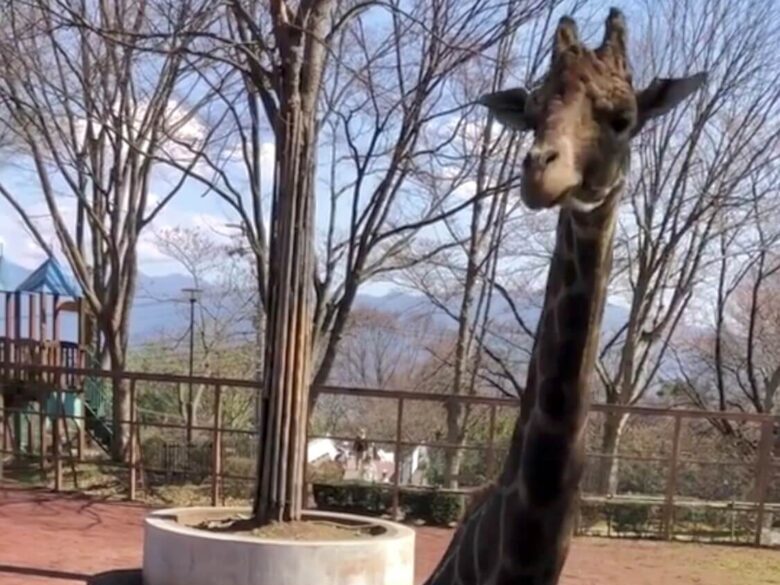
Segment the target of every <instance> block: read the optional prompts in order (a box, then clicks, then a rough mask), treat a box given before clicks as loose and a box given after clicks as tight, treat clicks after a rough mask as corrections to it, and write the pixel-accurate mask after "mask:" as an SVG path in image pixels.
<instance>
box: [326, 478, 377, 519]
mask: <svg viewBox="0 0 780 585" xmlns="http://www.w3.org/2000/svg"><path fill="white" fill-rule="evenodd" d="M312 491H313V493H314V501H315V503H316V504H317V508H318V509H320V510H328V511H331V512H346V513H351V514H363V515H367V516H376V515H380V514H384V513H385V512H387V510H388V509H389V508H390V502H391V500H392V497H391V495H390V494H389V493H388V492H387V491H386V490H384V489H382V488H381V487H380V486H377V485H373V484H360V483H345V484H328V483H314V484H313V485H312Z"/></svg>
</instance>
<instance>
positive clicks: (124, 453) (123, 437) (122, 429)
mask: <svg viewBox="0 0 780 585" xmlns="http://www.w3.org/2000/svg"><path fill="white" fill-rule="evenodd" d="M124 371H125V352H124V351H122V350H121V349H120V348H112V349H111V372H112V373H120V374H121V373H123V372H124ZM111 389H112V392H111V403H112V422H113V431H114V436H113V440H112V441H111V457H112V458H113V460H114V461H118V462H119V461H127V460H128V459H129V457H130V449H129V447H130V444H129V439H130V427H129V421H130V407H131V405H130V385H129V383H128V381H127V380H125V379H122V378H121V377H115V378H112V384H111Z"/></svg>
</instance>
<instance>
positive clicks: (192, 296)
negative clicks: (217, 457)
mask: <svg viewBox="0 0 780 585" xmlns="http://www.w3.org/2000/svg"><path fill="white" fill-rule="evenodd" d="M182 292H184V293H185V294H187V295H188V296H189V298H188V300H189V302H190V367H189V380H188V383H187V386H188V388H187V409H186V410H187V448H188V449H189V448H190V447H192V423H193V418H194V416H193V415H194V405H193V402H192V398H193V397H192V376H193V371H194V365H195V303H197V302H198V298H199V296H200V293H201V291H200V289H197V288H185V289H182Z"/></svg>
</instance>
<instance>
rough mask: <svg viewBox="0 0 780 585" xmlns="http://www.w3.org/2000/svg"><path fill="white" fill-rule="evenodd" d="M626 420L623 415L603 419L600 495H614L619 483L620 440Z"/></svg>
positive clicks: (599, 480)
mask: <svg viewBox="0 0 780 585" xmlns="http://www.w3.org/2000/svg"><path fill="white" fill-rule="evenodd" d="M627 420H628V418H627V417H626V415H623V414H608V415H607V416H606V418H605V419H604V431H603V435H602V437H601V455H602V457H601V460H600V462H599V468H598V469H599V475H598V492H599V494H600V495H615V494H617V491H618V486H619V483H620V459H619V458H618V452H619V450H620V438H621V436H622V435H623V429H624V428H625V424H626V421H627Z"/></svg>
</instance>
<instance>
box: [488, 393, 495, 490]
mask: <svg viewBox="0 0 780 585" xmlns="http://www.w3.org/2000/svg"><path fill="white" fill-rule="evenodd" d="M495 458H496V405H495V404H491V405H490V422H489V423H488V452H487V469H486V471H487V477H488V481H492V480H493V473H494V472H493V467H494V466H495Z"/></svg>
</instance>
